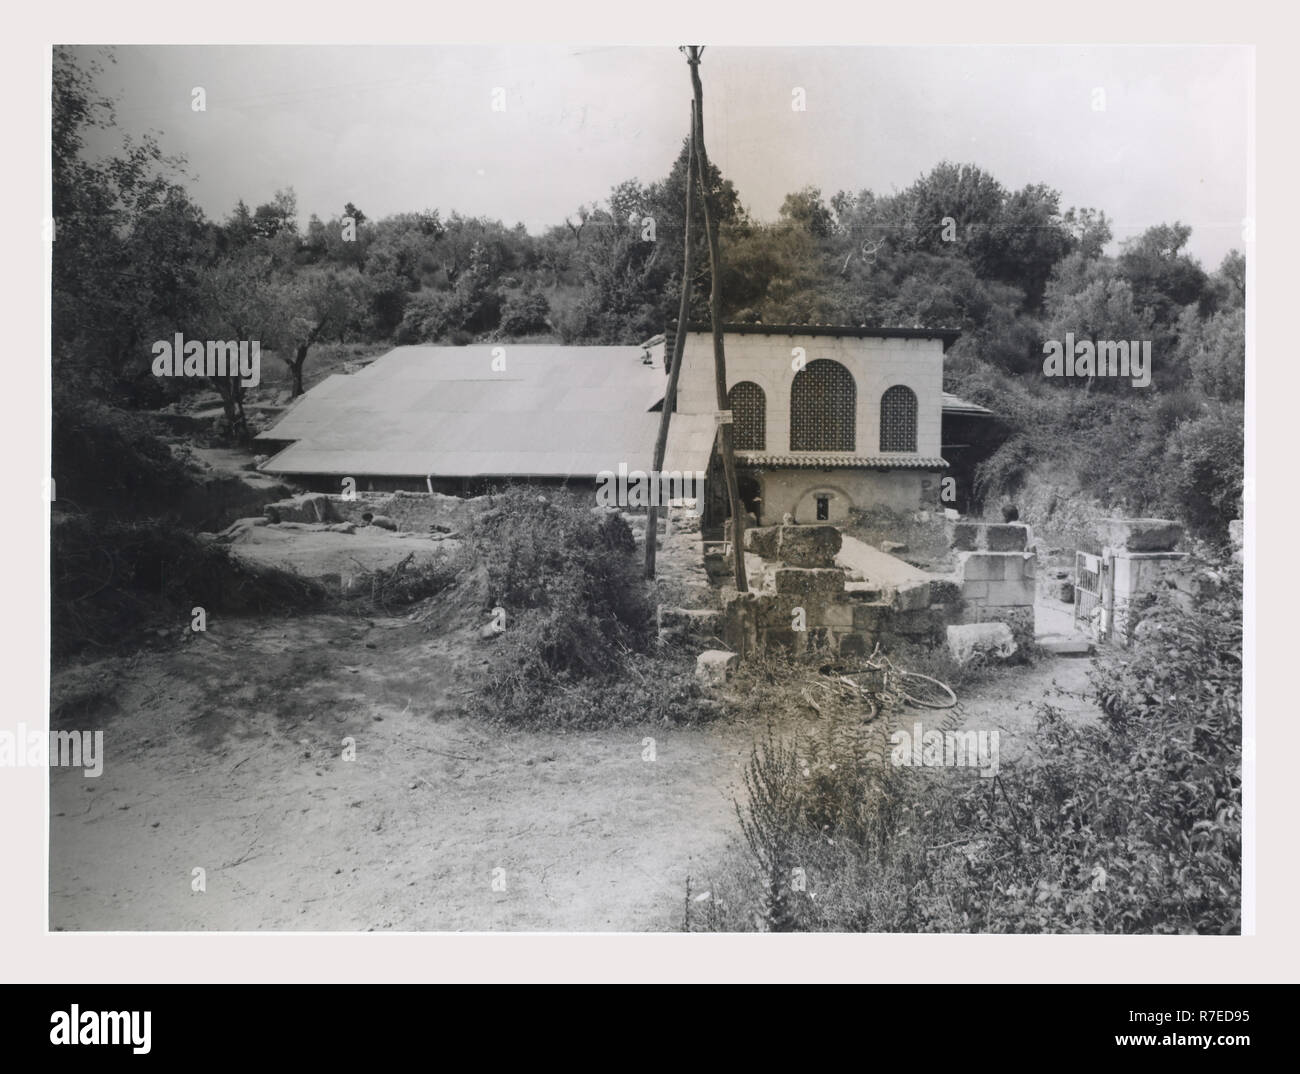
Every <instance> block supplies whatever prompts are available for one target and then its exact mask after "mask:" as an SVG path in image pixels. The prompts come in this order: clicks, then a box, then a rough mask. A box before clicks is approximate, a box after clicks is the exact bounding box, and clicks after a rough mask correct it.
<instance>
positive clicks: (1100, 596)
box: [1074, 552, 1111, 641]
mask: <svg viewBox="0 0 1300 1074" xmlns="http://www.w3.org/2000/svg"><path fill="white" fill-rule="evenodd" d="M1109 585H1110V563H1109V561H1108V560H1105V559H1103V558H1102V557H1101V556H1090V555H1089V554H1088V553H1087V552H1076V553H1075V554H1074V625H1075V626H1076V627H1079V628H1081V629H1084V630H1087V631H1088V632H1089V633H1091V634H1092V635H1093V637H1095V638H1096V639H1097V640H1098V641H1102V640H1104V639H1105V637H1106V635H1107V633H1109V628H1110V622H1109V619H1110V616H1109V611H1110V604H1111V602H1110V601H1109V600H1108V599H1107V590H1108V589H1109Z"/></svg>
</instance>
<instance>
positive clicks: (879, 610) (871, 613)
mask: <svg viewBox="0 0 1300 1074" xmlns="http://www.w3.org/2000/svg"><path fill="white" fill-rule="evenodd" d="M893 615H894V609H893V608H891V607H890V606H889V605H888V604H884V603H879V604H854V605H853V629H854V630H870V631H880V630H883V629H885V628H886V627H887V626H888V625H889V622H890V620H891V619H892V618H893Z"/></svg>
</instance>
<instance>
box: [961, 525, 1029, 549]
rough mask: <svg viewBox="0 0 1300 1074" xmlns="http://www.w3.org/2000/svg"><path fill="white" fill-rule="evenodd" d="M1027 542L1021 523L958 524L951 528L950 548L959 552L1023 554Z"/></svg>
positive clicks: (1027, 537) (1027, 531) (1026, 530)
mask: <svg viewBox="0 0 1300 1074" xmlns="http://www.w3.org/2000/svg"><path fill="white" fill-rule="evenodd" d="M1029 541H1030V530H1029V527H1028V526H1026V525H1025V524H1024V523H1023V522H958V523H956V524H955V525H954V526H953V528H952V547H953V548H954V549H956V550H957V551H959V552H975V551H986V552H1023V551H1024V550H1025V549H1026V548H1028V547H1029Z"/></svg>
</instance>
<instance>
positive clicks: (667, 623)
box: [659, 605, 723, 638]
mask: <svg viewBox="0 0 1300 1074" xmlns="http://www.w3.org/2000/svg"><path fill="white" fill-rule="evenodd" d="M722 620H723V616H722V612H720V611H719V610H717V609H716V608H672V607H666V606H664V605H660V607H659V633H660V634H661V635H663V634H668V635H680V636H691V635H694V636H697V637H705V638H707V637H713V636H717V635H720V634H721V633H722Z"/></svg>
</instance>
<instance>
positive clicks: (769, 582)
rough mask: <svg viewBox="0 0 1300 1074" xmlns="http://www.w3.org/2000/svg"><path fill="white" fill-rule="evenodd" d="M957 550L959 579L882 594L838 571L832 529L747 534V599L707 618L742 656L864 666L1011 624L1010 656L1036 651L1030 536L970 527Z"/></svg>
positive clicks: (959, 532)
mask: <svg viewBox="0 0 1300 1074" xmlns="http://www.w3.org/2000/svg"><path fill="white" fill-rule="evenodd" d="M952 540H953V546H954V549H955V551H956V553H957V555H956V558H957V569H956V570H955V571H954V572H953V573H952V574H950V575H930V576H928V577H925V578H916V579H907V580H905V581H901V582H898V583H895V584H882V583H880V582H875V581H872V580H870V579H866V580H853V579H851V578H850V576H849V574H848V572H846V570H845V569H844V568H843V567H840V566H837V565H836V555H837V553H838V552H839V551H840V548H841V544H842V537H841V534H840V531H839V530H838V529H837V528H836V527H835V526H831V525H812V526H807V525H805V526H800V525H780V526H763V527H757V528H754V529H748V530H746V531H745V536H744V544H745V548H744V552H745V554H746V559H747V561H748V562H747V568H748V571H749V578H750V585H751V590H750V592H748V593H738V592H736V591H735V590H732V589H726V590H724V591H723V593H722V609H721V612H720V613H704V614H712V615H715V616H716V617H717V619H718V627H719V631H720V633H719V636H720V637H721V639H722V641H723V642H724V643H725V644H726V645H727V646H728V647H729V648H730V649H731V650H732V651H734V652H735V653H736V654H739V655H741V656H745V655H748V654H751V653H755V652H760V651H764V650H768V649H779V650H784V651H786V652H789V653H792V654H800V653H804V652H807V651H810V650H813V651H817V650H820V651H825V652H827V653H831V654H834V655H837V656H839V657H843V658H854V657H862V656H867V655H869V654H870V653H871V652H872V650H873V649H874V648H875V646H876V645H877V644H879V645H880V646H881V647H882V648H884V649H886V650H888V649H890V648H892V647H894V646H895V645H896V644H897V643H898V642H900V641H911V642H918V643H922V644H928V645H939V644H943V643H944V642H945V641H947V640H948V639H949V628H950V627H953V626H961V625H967V624H989V623H999V624H1005V626H1006V628H1007V630H1008V631H1009V634H1010V637H1011V639H1012V640H1013V642H1014V645H1013V646H1010V647H1008V646H1007V644H1006V642H1005V641H1004V640H1003V638H1002V635H1001V633H999V635H998V637H999V642H998V644H999V648H1000V650H1001V651H1003V652H1009V651H1011V650H1012V649H1014V648H1020V647H1023V646H1025V645H1027V644H1028V643H1029V642H1032V640H1033V636H1034V590H1035V567H1036V563H1037V555H1036V553H1035V552H1034V550H1033V547H1032V534H1031V531H1030V529H1029V527H1028V526H1025V525H1023V524H1019V523H998V524H994V523H982V522H981V523H976V522H963V523H958V524H957V525H956V526H955V527H954V530H953V537H952ZM755 559H757V562H754V561H755ZM717 573H718V574H719V575H722V574H724V573H725V570H723V571H718V572H717ZM962 644H966V642H965V641H963V642H962Z"/></svg>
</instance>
